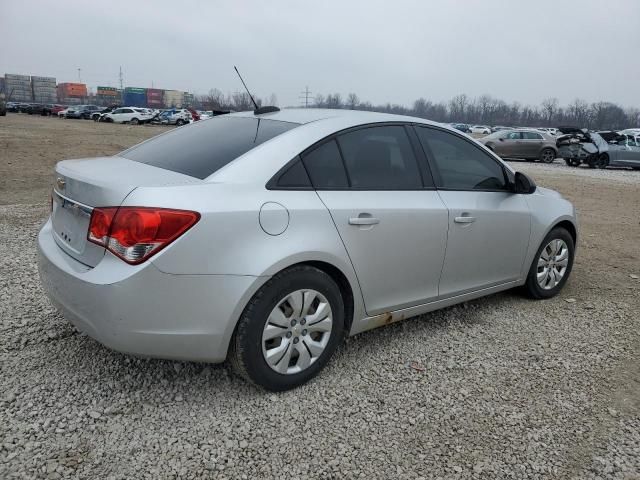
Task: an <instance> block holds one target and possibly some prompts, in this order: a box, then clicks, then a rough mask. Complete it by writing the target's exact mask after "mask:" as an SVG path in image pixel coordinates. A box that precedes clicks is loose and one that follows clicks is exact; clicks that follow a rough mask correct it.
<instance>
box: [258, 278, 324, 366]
mask: <svg viewBox="0 0 640 480" xmlns="http://www.w3.org/2000/svg"><path fill="white" fill-rule="evenodd" d="M332 327H333V314H332V311H331V305H330V304H329V301H328V300H327V299H326V297H325V296H324V295H322V294H321V293H320V292H317V291H316V290H296V291H295V292H293V293H290V294H289V295H287V296H286V297H285V298H283V299H282V300H280V302H278V304H277V305H276V307H275V308H274V309H273V310H272V311H271V313H270V314H269V318H267V321H266V323H265V326H264V330H263V332H262V355H263V356H264V359H265V361H266V362H267V365H269V367H271V368H272V369H273V370H275V371H276V372H278V373H282V374H285V375H290V374H293V373H299V372H301V371H303V370H305V369H306V368H308V367H309V366H310V365H312V364H313V363H314V362H315V361H316V360H317V359H318V358H319V357H320V356H321V355H322V352H324V349H325V348H326V346H327V344H328V343H329V338H330V337H331V330H332Z"/></svg>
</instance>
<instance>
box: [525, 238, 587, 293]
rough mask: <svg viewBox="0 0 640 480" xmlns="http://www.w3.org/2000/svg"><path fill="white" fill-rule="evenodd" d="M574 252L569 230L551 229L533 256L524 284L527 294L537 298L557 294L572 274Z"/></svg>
mask: <svg viewBox="0 0 640 480" xmlns="http://www.w3.org/2000/svg"><path fill="white" fill-rule="evenodd" d="M574 253H575V245H574V243H573V237H572V236H571V235H570V234H569V232H568V231H567V230H565V229H564V228H561V227H558V228H554V229H553V230H551V231H550V232H549V233H548V234H547V236H546V237H544V240H543V241H542V244H541V245H540V248H538V251H537V252H536V255H535V257H534V258H533V263H532V264H531V268H530V269H529V274H528V275H527V281H526V283H525V284H524V289H525V292H526V293H527V295H528V296H529V297H531V298H534V299H536V300H540V299H545V298H551V297H554V296H556V295H557V294H558V293H559V292H560V290H562V287H564V284H565V283H566V282H567V279H568V278H569V275H570V274H571V269H572V268H573V256H574Z"/></svg>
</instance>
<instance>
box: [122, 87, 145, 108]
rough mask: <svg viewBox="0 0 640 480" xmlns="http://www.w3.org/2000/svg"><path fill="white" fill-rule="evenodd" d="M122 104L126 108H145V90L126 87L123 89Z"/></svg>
mask: <svg viewBox="0 0 640 480" xmlns="http://www.w3.org/2000/svg"><path fill="white" fill-rule="evenodd" d="M122 103H123V105H126V106H128V107H146V106H147V89H146V88H137V87H127V88H125V89H124V93H123V96H122Z"/></svg>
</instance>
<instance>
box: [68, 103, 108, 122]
mask: <svg viewBox="0 0 640 480" xmlns="http://www.w3.org/2000/svg"><path fill="white" fill-rule="evenodd" d="M99 110H100V107H98V106H97V105H79V106H77V107H75V108H73V109H70V110H69V111H67V114H66V118H82V119H84V120H89V119H90V118H91V114H93V113H94V112H97V111H99Z"/></svg>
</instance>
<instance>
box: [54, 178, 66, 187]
mask: <svg viewBox="0 0 640 480" xmlns="http://www.w3.org/2000/svg"><path fill="white" fill-rule="evenodd" d="M66 184H67V182H65V181H64V178H62V177H58V178H57V179H56V186H57V187H58V190H64V186H65V185H66Z"/></svg>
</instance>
